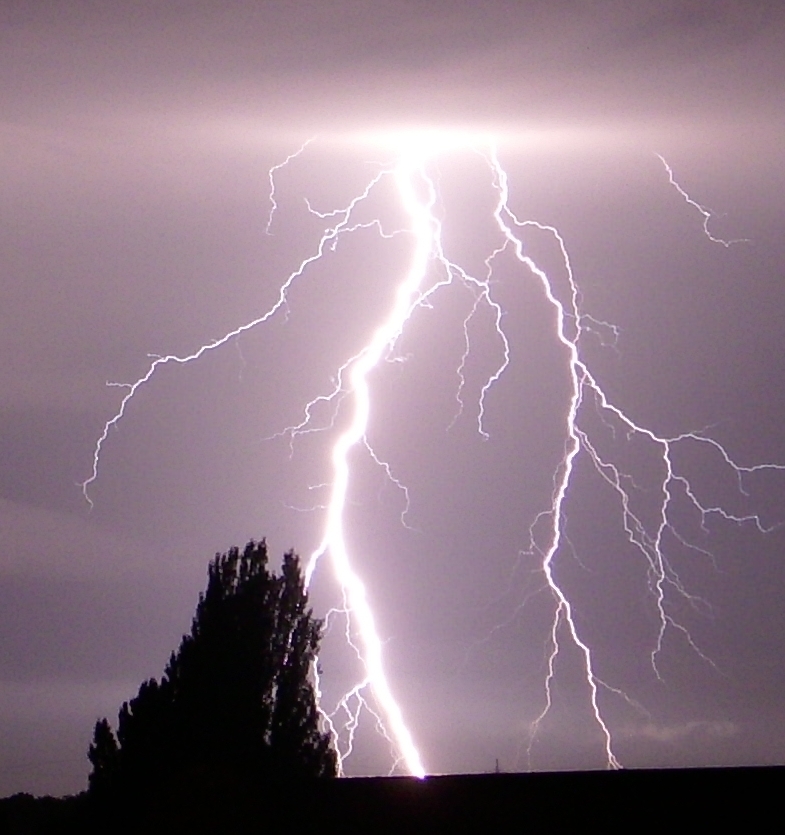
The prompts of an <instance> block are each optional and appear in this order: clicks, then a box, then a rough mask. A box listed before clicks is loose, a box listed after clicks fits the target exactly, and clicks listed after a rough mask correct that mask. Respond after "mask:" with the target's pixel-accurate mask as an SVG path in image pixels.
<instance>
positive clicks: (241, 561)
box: [88, 540, 337, 797]
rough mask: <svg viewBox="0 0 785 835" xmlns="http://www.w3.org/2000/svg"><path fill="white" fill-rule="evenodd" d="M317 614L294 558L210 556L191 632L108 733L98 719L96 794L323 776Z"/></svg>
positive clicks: (326, 753) (257, 551)
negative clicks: (232, 779)
mask: <svg viewBox="0 0 785 835" xmlns="http://www.w3.org/2000/svg"><path fill="white" fill-rule="evenodd" d="M321 626H322V624H321V622H320V621H318V620H316V619H314V617H313V615H312V612H311V610H310V609H308V600H307V594H306V591H305V587H304V583H303V579H302V575H301V573H300V568H299V562H298V558H297V557H296V556H295V555H294V553H293V552H289V553H287V554H286V555H285V556H284V559H283V564H282V569H281V573H280V574H279V575H276V574H274V573H271V572H270V571H269V569H268V558H267V546H266V543H265V541H264V540H262V541H261V542H258V543H256V542H249V543H248V545H246V547H245V549H244V550H243V551H242V553H241V552H240V551H239V550H238V549H237V548H232V549H231V550H230V551H229V552H228V553H225V554H216V556H215V559H214V560H212V562H211V563H210V566H209V569H208V583H207V589H206V590H205V592H204V593H203V594H202V595H200V597H199V603H198V605H197V607H196V614H195V616H194V619H193V623H192V627H191V632H190V634H189V635H186V636H184V637H183V639H182V642H181V644H180V648H179V650H178V651H177V652H176V653H172V655H171V657H170V659H169V663H168V664H167V666H166V669H165V671H164V675H163V677H162V678H161V681H160V682H158V681H156V680H155V679H150V680H149V681H146V682H144V683H143V684H142V685H141V687H140V688H139V692H138V694H137V695H136V697H135V698H133V699H131V700H130V701H129V702H126V703H124V704H123V706H122V708H121V709H120V713H119V719H118V727H117V737H116V739H115V735H114V733H113V732H112V729H111V728H110V726H109V723H108V722H107V720H106V719H102V720H101V721H99V722H97V723H96V726H95V733H94V739H93V744H92V745H91V746H90V749H89V752H88V756H89V759H90V762H91V763H92V766H93V771H92V773H91V775H90V783H89V791H90V793H91V794H92V795H94V796H105V797H109V796H110V795H117V794H126V793H131V794H133V795H138V794H140V793H141V794H144V793H146V792H147V791H149V790H154V788H155V786H157V785H161V784H162V783H166V782H167V781H171V780H172V779H174V780H177V779H199V780H201V781H204V779H205V778H207V779H208V780H209V777H210V775H216V776H219V775H221V774H224V775H226V774H233V775H244V776H245V777H252V778H253V779H256V778H258V779H259V780H271V779H272V780H275V781H281V780H290V779H303V778H306V779H307V778H311V777H331V776H335V775H336V773H337V757H336V754H335V751H334V749H333V747H332V744H331V739H330V736H329V734H328V733H326V732H323V731H322V730H321V728H320V722H319V713H318V708H317V704H316V696H315V692H314V688H313V683H312V681H311V670H312V665H313V663H314V660H315V657H316V652H317V650H318V646H319V640H320V637H321Z"/></svg>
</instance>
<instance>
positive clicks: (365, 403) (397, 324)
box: [305, 154, 436, 777]
mask: <svg viewBox="0 0 785 835" xmlns="http://www.w3.org/2000/svg"><path fill="white" fill-rule="evenodd" d="M422 162H423V160H422V159H421V158H419V157H418V155H416V154H407V155H406V156H405V157H404V158H403V159H402V160H400V161H399V163H398V165H397V166H396V167H395V172H394V174H395V181H396V184H397V186H398V191H399V193H400V196H401V200H402V202H403V205H404V208H405V210H406V212H407V214H408V215H409V217H410V219H411V224H412V228H411V231H412V233H413V234H414V239H415V247H414V252H413V255H412V263H411V266H410V267H409V272H408V274H407V276H406V278H405V279H404V280H403V281H402V282H401V284H400V285H399V287H398V290H397V292H396V296H395V304H394V306H393V309H392V311H391V312H390V315H389V316H388V318H387V320H386V321H385V322H383V323H382V324H381V325H380V326H379V327H378V328H377V329H376V331H375V332H374V334H373V337H372V338H371V340H370V342H369V343H368V344H367V345H366V346H365V347H364V348H363V350H362V351H361V352H360V354H359V355H358V356H357V357H356V358H355V359H354V360H353V361H352V363H351V365H350V366H349V374H348V382H349V391H350V392H351V396H352V402H353V407H354V413H353V415H352V421H351V424H350V425H349V428H348V429H346V430H345V431H344V432H343V434H342V435H341V436H340V437H339V438H338V440H337V441H336V443H335V446H334V447H333V452H332V463H333V481H332V486H331V492H330V502H329V504H328V507H327V519H326V522H325V532H324V538H323V539H322V542H321V544H320V546H319V547H318V548H317V549H316V551H314V553H313V554H312V555H311V558H310V560H309V562H308V565H307V568H306V575H305V576H306V581H308V580H309V579H310V577H311V575H312V574H313V571H314V569H315V567H316V563H317V561H318V559H319V557H320V556H322V554H324V553H325V552H329V555H330V559H331V562H332V565H333V570H334V571H335V574H336V577H337V579H338V583H339V584H340V586H341V588H342V589H343V590H344V592H345V594H346V595H347V600H348V604H349V611H350V612H351V613H352V616H353V618H354V620H355V622H356V624H357V628H358V630H359V634H360V640H361V642H362V645H363V650H364V651H363V653H362V660H363V662H364V664H365V668H366V671H367V678H368V681H369V683H370V684H371V688H372V689H373V693H374V696H375V697H376V700H377V702H378V704H379V706H380V707H381V709H382V711H383V713H384V715H385V717H386V719H387V721H388V722H389V727H388V729H387V730H388V731H389V733H390V734H391V735H392V738H393V739H394V741H395V743H396V745H397V747H398V749H399V750H400V752H401V756H402V758H403V761H404V763H405V764H406V767H407V769H408V770H409V772H410V773H411V774H413V775H414V776H416V777H424V776H425V769H424V767H423V764H422V761H421V758H420V754H419V752H418V750H417V748H416V747H415V745H414V740H413V739H412V736H411V733H410V731H409V729H408V728H407V726H406V723H405V722H404V720H403V714H402V713H401V709H400V707H399V706H398V703H397V702H396V700H395V698H394V697H393V695H392V691H391V689H390V685H389V682H388V681H387V675H386V673H385V671H384V665H383V663H382V643H381V640H380V639H379V635H378V632H377V630H376V624H375V621H374V617H373V612H372V611H371V606H370V604H369V603H368V595H367V593H366V590H365V585H364V584H363V582H362V581H361V580H360V578H359V577H358V575H357V574H356V573H355V572H354V570H353V569H352V566H351V563H350V560H349V553H348V550H347V547H346V539H345V535H344V511H345V508H346V494H347V491H348V489H349V454H350V453H351V451H352V449H353V448H354V447H356V446H357V445H358V444H359V443H360V442H361V441H362V440H363V439H364V438H365V433H366V431H367V429H368V419H369V416H370V410H371V399H370V392H369V389H368V375H369V374H370V373H371V372H372V371H373V369H374V368H376V367H377V366H378V364H379V361H380V360H381V359H382V356H383V354H384V353H385V351H386V350H388V348H389V347H390V346H391V345H392V344H393V343H395V341H396V340H397V338H398V336H400V333H401V331H402V329H403V326H404V324H405V323H406V320H407V319H408V317H409V315H410V313H411V309H412V303H413V301H414V300H415V299H417V298H418V297H420V296H421V287H422V284H423V281H424V279H425V276H426V274H427V271H428V265H429V262H430V259H431V255H432V253H433V252H434V251H435V246H434V238H435V234H436V229H435V228H434V221H433V213H432V207H433V202H434V195H433V192H432V191H430V190H429V191H430V193H429V200H428V202H427V203H425V204H423V203H422V202H421V201H419V200H418V199H417V196H416V192H415V186H414V179H415V176H416V175H417V173H418V171H419V170H420V169H421V166H422Z"/></svg>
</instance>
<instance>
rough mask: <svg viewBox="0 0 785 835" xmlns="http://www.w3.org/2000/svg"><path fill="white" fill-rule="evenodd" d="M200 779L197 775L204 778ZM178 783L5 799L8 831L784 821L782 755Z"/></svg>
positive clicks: (576, 827)
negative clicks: (704, 765) (158, 788)
mask: <svg viewBox="0 0 785 835" xmlns="http://www.w3.org/2000/svg"><path fill="white" fill-rule="evenodd" d="M197 782H198V781H197ZM230 782H231V784H229V783H227V784H226V785H223V786H221V787H218V786H216V785H215V784H214V783H213V785H212V789H213V791H210V790H209V789H208V788H207V787H206V786H204V785H201V786H194V785H191V786H188V787H182V786H181V787H179V788H174V789H172V790H171V791H169V792H168V793H167V795H166V800H165V801H160V799H159V801H157V802H155V803H153V804H152V805H151V804H149V803H146V804H135V803H130V804H126V805H125V806H123V807H122V808H114V807H113V808H111V809H96V808H92V807H91V806H90V803H89V802H88V800H87V797H86V795H79V796H76V797H71V798H61V799H54V798H32V797H31V796H29V795H14V796H13V797H10V798H5V799H3V800H0V833H2V835H5V833H9V835H10V833H13V835H22V833H24V835H32V834H33V833H50V832H53V833H54V832H102V833H112V832H145V833H149V832H183V833H186V832H188V833H190V832H211V833H212V832H215V833H233V832H239V833H256V832H259V833H261V832H319V831H321V832H341V833H359V832H368V833H384V832H396V833H407V835H408V833H414V832H423V833H425V832H428V833H433V832H478V833H492V832H548V833H553V832H578V831H586V830H602V831H604V832H608V831H611V832H629V831H636V830H643V829H651V828H652V827H664V826H667V827H668V828H674V827H676V828H681V829H684V828H686V827H687V826H690V825H694V826H696V827H699V828H700V830H701V831H707V827H708V826H710V825H713V824H716V825H723V824H724V825H725V827H728V826H731V827H734V828H737V829H738V828H742V829H743V830H745V831H758V826H761V827H764V826H765V827H766V828H771V827H774V828H776V827H777V824H776V821H777V820H780V821H781V817H780V791H782V788H783V786H784V785H785V767H762V768H740V769H720V768H717V769H690V770H646V771H644V770H641V771H635V770H629V771H617V772H599V771H598V772H572V773H549V774H482V775H453V776H446V777H429V778H427V779H425V780H422V781H419V780H416V779H413V778H405V777H393V778H363V779H346V780H329V781H324V782H321V783H317V784H311V785H310V786H302V785H299V786H291V785H289V786H279V787H275V788H273V787H270V788H269V790H268V791H264V792H260V791H259V790H258V788H257V789H255V790H253V791H250V790H249V787H248V786H245V787H244V786H243V784H242V783H243V781H241V780H232V781H230Z"/></svg>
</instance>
